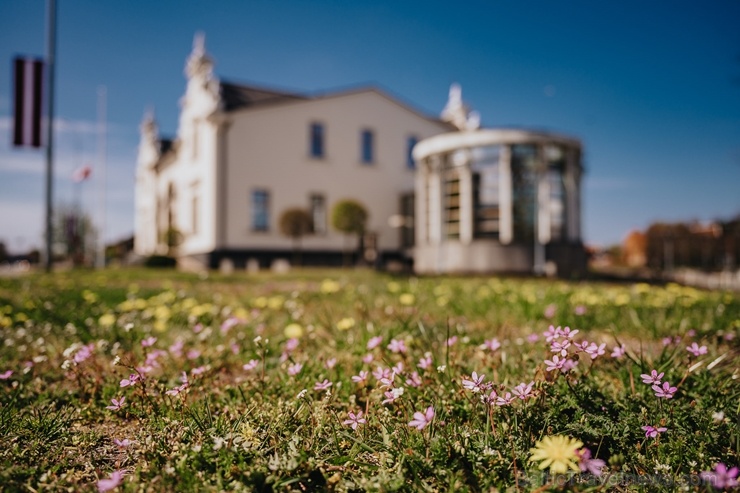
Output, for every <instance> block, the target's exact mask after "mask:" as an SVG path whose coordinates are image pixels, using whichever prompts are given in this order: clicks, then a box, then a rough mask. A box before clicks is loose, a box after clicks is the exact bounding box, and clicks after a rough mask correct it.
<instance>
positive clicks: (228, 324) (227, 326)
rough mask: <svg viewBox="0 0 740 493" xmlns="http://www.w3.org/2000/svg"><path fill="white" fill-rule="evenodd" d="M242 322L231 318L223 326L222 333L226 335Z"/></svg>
mask: <svg viewBox="0 0 740 493" xmlns="http://www.w3.org/2000/svg"><path fill="white" fill-rule="evenodd" d="M241 322H242V320H240V319H238V318H237V317H229V318H227V319H226V320H224V321H223V323H222V324H221V333H222V334H224V335H226V333H228V332H229V331H230V330H231V329H232V328H234V327H236V326H237V325H239V324H240V323H241Z"/></svg>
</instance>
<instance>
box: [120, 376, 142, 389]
mask: <svg viewBox="0 0 740 493" xmlns="http://www.w3.org/2000/svg"><path fill="white" fill-rule="evenodd" d="M140 378H141V377H139V375H138V374H137V373H132V374H131V375H129V376H128V378H124V379H123V380H121V383H120V384H119V385H120V386H121V387H128V386H129V385H135V384H136V382H138V381H139V379H140Z"/></svg>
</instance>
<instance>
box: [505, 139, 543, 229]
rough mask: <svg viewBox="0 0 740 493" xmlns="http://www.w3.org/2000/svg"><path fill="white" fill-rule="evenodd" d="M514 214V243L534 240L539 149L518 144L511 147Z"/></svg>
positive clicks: (529, 145)
mask: <svg viewBox="0 0 740 493" xmlns="http://www.w3.org/2000/svg"><path fill="white" fill-rule="evenodd" d="M511 186H512V202H513V203H512V214H513V221H514V226H513V227H514V241H516V242H525V243H526V242H531V241H532V240H533V239H534V234H535V232H534V225H535V214H536V213H537V147H536V146H534V145H531V144H517V145H514V146H512V147H511Z"/></svg>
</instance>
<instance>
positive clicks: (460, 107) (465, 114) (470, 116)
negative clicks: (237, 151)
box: [440, 82, 480, 130]
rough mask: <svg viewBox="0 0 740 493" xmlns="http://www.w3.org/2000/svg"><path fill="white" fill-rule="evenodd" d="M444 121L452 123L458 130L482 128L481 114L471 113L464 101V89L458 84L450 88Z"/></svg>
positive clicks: (454, 83) (443, 113)
mask: <svg viewBox="0 0 740 493" xmlns="http://www.w3.org/2000/svg"><path fill="white" fill-rule="evenodd" d="M440 118H441V119H442V121H445V122H449V123H452V124H453V125H454V126H456V127H457V128H458V130H476V129H478V128H479V127H480V114H479V113H478V112H475V111H474V112H469V108H468V106H467V105H466V104H465V103H464V102H463V99H462V88H461V87H460V84H458V83H457V82H453V83H452V85H451V86H450V95H449V98H448V99H447V104H446V105H445V107H444V109H443V110H442V113H441V114H440Z"/></svg>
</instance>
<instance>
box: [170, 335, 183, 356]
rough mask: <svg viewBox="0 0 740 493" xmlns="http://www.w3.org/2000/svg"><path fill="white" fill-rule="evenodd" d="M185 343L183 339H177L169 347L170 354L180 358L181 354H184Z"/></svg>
mask: <svg viewBox="0 0 740 493" xmlns="http://www.w3.org/2000/svg"><path fill="white" fill-rule="evenodd" d="M184 345H185V343H184V342H183V341H182V339H178V340H176V341H175V342H173V343H172V344H171V345H170V347H169V351H170V354H172V355H173V356H176V357H178V358H179V357H180V356H182V348H183V346H184Z"/></svg>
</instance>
